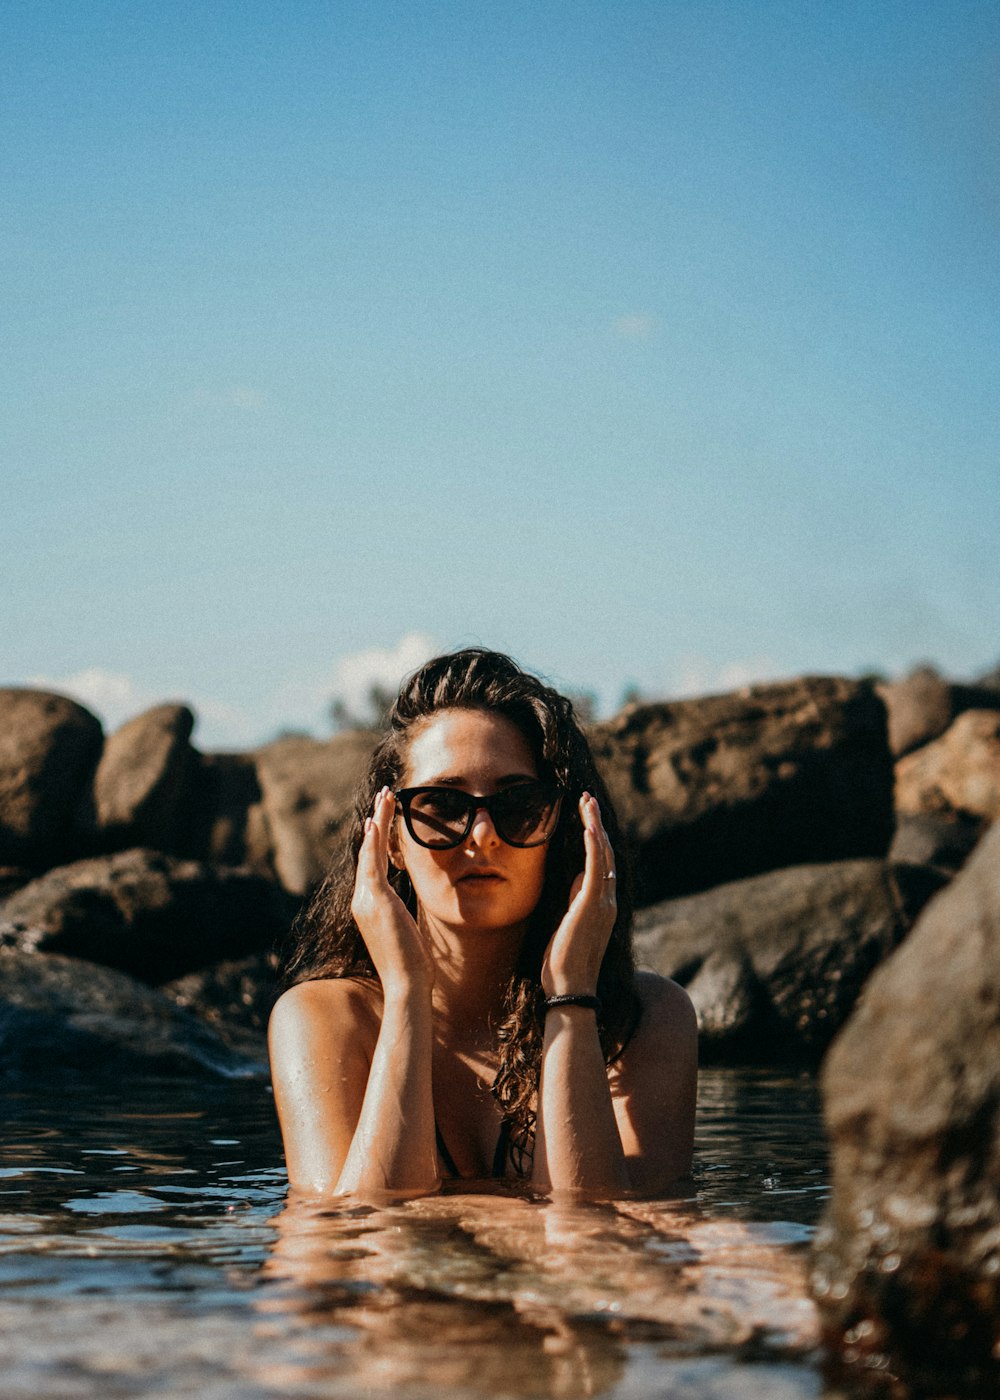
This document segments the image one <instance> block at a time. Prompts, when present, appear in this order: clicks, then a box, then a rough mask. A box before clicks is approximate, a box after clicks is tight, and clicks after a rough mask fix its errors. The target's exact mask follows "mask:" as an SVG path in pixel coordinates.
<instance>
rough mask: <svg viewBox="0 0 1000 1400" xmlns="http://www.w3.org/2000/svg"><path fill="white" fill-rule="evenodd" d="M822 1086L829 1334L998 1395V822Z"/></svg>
mask: <svg viewBox="0 0 1000 1400" xmlns="http://www.w3.org/2000/svg"><path fill="white" fill-rule="evenodd" d="M822 1091H823V1098H824V1112H825V1117H826V1123H827V1127H828V1131H829V1135H830V1138H831V1142H832V1153H833V1157H832V1166H833V1182H832V1195H831V1199H830V1204H829V1207H828V1210H827V1213H826V1215H825V1217H824V1220H823V1223H822V1227H821V1229H820V1230H819V1232H818V1234H817V1237H816V1241H815V1246H814V1255H813V1272H812V1285H813V1292H814V1295H815V1297H816V1300H817V1302H818V1304H819V1307H820V1309H821V1314H822V1318H823V1324H824V1330H825V1334H826V1339H827V1342H828V1344H829V1345H830V1346H832V1347H833V1348H835V1349H836V1350H837V1351H838V1352H839V1353H840V1354H841V1355H842V1356H843V1357H844V1358H845V1359H846V1360H847V1361H848V1362H850V1363H854V1364H857V1366H858V1367H860V1368H862V1369H865V1368H868V1367H873V1368H880V1369H882V1368H888V1369H889V1370H890V1371H892V1372H895V1373H896V1374H898V1375H899V1377H900V1380H901V1382H902V1383H903V1384H908V1383H912V1384H920V1385H925V1384H926V1385H927V1386H929V1387H934V1386H937V1385H940V1386H942V1387H945V1389H943V1390H941V1391H939V1390H937V1389H929V1390H928V1391H926V1392H925V1391H924V1390H923V1389H922V1390H921V1391H920V1393H921V1394H923V1393H934V1394H939V1393H946V1394H948V1395H949V1396H950V1395H954V1394H957V1393H962V1394H975V1395H977V1396H978V1395H987V1394H989V1395H995V1394H997V1393H1000V824H998V825H996V826H994V827H993V828H992V829H991V830H990V831H989V832H988V833H987V834H986V836H984V837H983V840H982V841H981V843H980V844H979V846H978V847H977V849H976V850H975V851H974V852H973V854H972V856H971V857H970V859H969V861H968V862H967V864H966V865H965V867H964V869H963V870H962V871H961V873H960V874H959V875H958V876H957V877H956V878H955V880H954V882H953V883H952V884H951V885H949V887H948V888H947V889H946V890H945V891H943V892H942V893H941V894H940V895H939V896H938V897H937V898H936V899H935V900H933V901H932V902H931V904H930V905H929V906H928V907H927V909H926V910H925V911H924V913H923V915H922V916H921V918H920V920H919V921H918V923H917V925H916V927H915V928H914V929H913V931H912V933H911V934H910V936H909V937H908V938H907V940H906V942H905V943H904V944H903V946H902V947H901V948H900V949H899V950H898V951H897V952H896V953H895V954H894V955H893V957H892V958H890V959H889V961H888V962H887V963H886V965H885V966H884V967H882V968H880V969H879V971H878V972H877V973H876V975H875V976H874V977H873V978H872V979H871V981H870V982H869V984H868V986H867V987H866V989H865V993H864V995H863V997H862V998H861V1001H860V1003H859V1005H858V1008H857V1010H856V1012H855V1014H854V1015H853V1016H852V1018H851V1020H850V1021H849V1023H848V1025H847V1026H846V1028H845V1029H844V1031H843V1033H842V1035H841V1036H840V1037H839V1038H838V1039H837V1041H836V1042H835V1044H834V1045H833V1047H832V1048H831V1051H830V1054H829V1056H828V1058H827V1061H826V1064H825V1066H824V1070H823V1076H822ZM907 1393H909V1392H907Z"/></svg>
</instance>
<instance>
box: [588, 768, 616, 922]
mask: <svg viewBox="0 0 1000 1400" xmlns="http://www.w3.org/2000/svg"><path fill="white" fill-rule="evenodd" d="M580 820H581V821H582V823H583V845H584V852H585V864H584V876H583V888H584V891H585V892H586V894H587V895H588V897H590V898H594V899H599V900H600V901H601V902H602V903H603V904H606V905H608V906H609V907H612V908H616V907H617V902H618V901H617V872H616V870H615V853H614V850H613V848H612V845H611V842H610V840H609V839H608V833H607V832H606V831H605V830H604V823H603V822H602V821H601V808H600V805H599V803H598V801H597V798H596V797H592V796H591V794H590V793H589V792H585V793H584V794H583V796H582V797H581V798H580Z"/></svg>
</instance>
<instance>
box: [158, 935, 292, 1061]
mask: <svg viewBox="0 0 1000 1400" xmlns="http://www.w3.org/2000/svg"><path fill="white" fill-rule="evenodd" d="M277 966H278V959H277V956H276V955H275V954H274V953H271V952H266V953H251V954H250V955H249V957H245V958H236V959H233V960H230V961H225V962H220V963H215V964H214V965H213V966H212V967H206V968H202V969H201V970H200V971H199V972H189V973H188V974H187V976H186V977H178V978H175V980H174V981H172V982H166V983H164V985H163V986H162V987H161V988H160V990H161V991H162V992H163V994H164V996H167V997H169V998H170V1000H171V1001H172V1002H173V1003H174V1004H175V1005H176V1006H181V1007H183V1008H184V1009H185V1010H186V1011H191V1012H192V1013H193V1014H195V1015H196V1016H198V1017H199V1018H200V1019H201V1020H203V1021H207V1022H208V1024H209V1025H211V1026H213V1027H214V1028H215V1029H216V1030H217V1031H218V1033H219V1035H220V1036H221V1037H222V1039H223V1040H224V1041H225V1042H226V1044H227V1045H230V1046H232V1047H233V1048H234V1049H238V1050H243V1051H244V1052H246V1053H248V1054H262V1053H263V1051H264V1039H265V1035H266V1032H267V1020H268V1017H269V1016H270V1014H271V1007H272V1006H273V1005H274V1001H275V998H276V997H277V983H276V974H277Z"/></svg>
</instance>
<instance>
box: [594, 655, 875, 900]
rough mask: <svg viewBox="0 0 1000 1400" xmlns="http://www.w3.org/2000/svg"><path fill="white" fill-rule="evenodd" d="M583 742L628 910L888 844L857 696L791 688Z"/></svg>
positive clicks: (684, 710) (818, 685)
mask: <svg viewBox="0 0 1000 1400" xmlns="http://www.w3.org/2000/svg"><path fill="white" fill-rule="evenodd" d="M590 738H591V743H592V746H593V749H594V755H595V758H596V760H597V762H598V765H599V767H600V769H601V772H602V774H603V776H604V778H605V780H606V782H607V783H608V786H609V788H610V790H611V795H612V798H613V799H614V802H615V806H616V810H617V812H618V815H619V818H620V820H621V822H622V825H623V826H624V828H625V831H626V833H627V834H628V836H629V838H630V839H631V841H632V844H633V848H634V850H635V854H636V875H637V884H638V890H639V897H640V901H641V902H642V903H652V902H653V901H654V900H657V899H663V898H667V897H670V896H673V895H683V894H690V893H693V892H695V891H698V890H705V889H710V888H711V887H712V886H714V885H718V884H720V883H721V882H724V881H729V880H735V879H740V878H743V877H744V876H748V875H756V874H759V873H761V872H763V871H767V870H776V869H779V868H782V867H785V866H789V865H797V864H805V863H808V862H817V861H833V860H845V859H850V858H852V857H860V856H883V855H885V852H886V850H887V849H888V846H889V842H890V841H891V839H892V832H893V825H894V819H893V809H892V782H893V772H892V760H891V755H890V753H889V748H888V743H887V740H886V717H885V707H884V706H883V704H882V702H881V701H880V700H879V699H878V697H877V696H876V695H875V694H874V692H873V690H872V688H871V687H870V686H869V685H867V684H864V683H862V682H859V681H850V680H844V679H840V678H836V677H804V678H802V679H801V680H796V681H788V682H785V683H783V684H780V685H763V686H754V687H751V688H749V689H747V690H744V691H739V692H735V693H733V694H729V695H715V696H709V697H707V698H706V699H703V700H684V701H678V702H675V703H672V704H657V705H636V706H632V707H630V708H628V709H626V710H625V711H623V712H622V714H620V715H618V716H617V717H616V718H615V719H613V720H610V721H609V722H608V723H606V724H600V725H595V726H593V727H592V728H591V730H590Z"/></svg>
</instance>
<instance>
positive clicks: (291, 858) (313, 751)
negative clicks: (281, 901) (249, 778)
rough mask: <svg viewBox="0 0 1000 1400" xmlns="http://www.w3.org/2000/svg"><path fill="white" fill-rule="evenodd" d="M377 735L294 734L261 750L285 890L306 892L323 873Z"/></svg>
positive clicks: (260, 766)
mask: <svg viewBox="0 0 1000 1400" xmlns="http://www.w3.org/2000/svg"><path fill="white" fill-rule="evenodd" d="M377 739H378V735H377V734H374V733H372V732H371V731H369V730H347V731H345V732H344V733H343V734H336V735H334V737H333V738H332V739H328V740H326V741H323V740H320V739H309V738H306V737H305V736H299V735H290V736H288V737H287V738H283V739H276V740H275V741H274V743H273V744H267V745H265V746H264V747H263V748H261V749H259V750H258V751H257V753H256V755H255V758H256V765H257V776H258V779H259V781H260V789H261V793H262V799H263V808H264V815H265V817H266V819H267V824H268V828H269V830H270V833H271V841H272V845H273V852H274V855H273V859H274V868H275V870H276V872H277V874H278V877H279V879H280V880H281V883H282V884H283V885H284V887H285V889H286V890H289V891H291V892H292V893H293V894H297V895H302V894H306V893H308V892H309V891H310V890H312V889H313V888H314V887H315V886H316V885H318V884H319V882H320V880H321V879H322V878H323V875H324V873H325V871H326V868H327V866H328V865H329V863H330V858H331V855H332V854H333V851H334V850H335V848H336V846H337V843H338V841H340V840H342V839H343V836H344V833H345V830H346V826H347V823H348V820H349V818H350V815H351V812H352V810H353V806H354V794H355V792H356V790H357V787H358V783H359V781H360V779H361V776H362V774H363V772H364V767H365V764H366V763H367V761H368V759H369V757H370V755H371V752H372V749H373V748H374V747H375V743H376V741H377Z"/></svg>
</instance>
